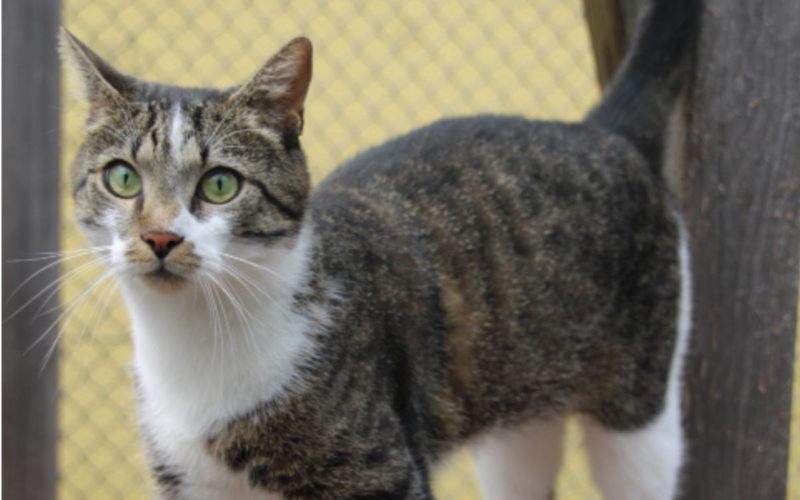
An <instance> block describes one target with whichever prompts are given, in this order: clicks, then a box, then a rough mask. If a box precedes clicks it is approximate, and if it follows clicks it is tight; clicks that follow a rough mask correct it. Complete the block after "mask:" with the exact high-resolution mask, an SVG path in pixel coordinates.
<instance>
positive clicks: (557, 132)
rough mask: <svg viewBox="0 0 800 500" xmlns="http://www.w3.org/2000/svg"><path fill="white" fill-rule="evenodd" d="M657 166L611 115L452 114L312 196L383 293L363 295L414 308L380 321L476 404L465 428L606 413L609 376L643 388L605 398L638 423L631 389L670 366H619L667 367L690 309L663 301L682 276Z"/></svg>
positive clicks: (454, 403)
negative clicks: (598, 409)
mask: <svg viewBox="0 0 800 500" xmlns="http://www.w3.org/2000/svg"><path fill="white" fill-rule="evenodd" d="M652 170H653V169H652V168H650V166H649V165H648V164H647V162H646V160H645V159H644V157H643V156H642V155H641V154H639V152H638V151H637V150H636V149H635V147H634V146H633V145H632V144H631V143H629V142H627V141H626V140H625V139H623V138H621V137H619V136H616V135H613V134H612V133H609V132H606V131H604V130H602V129H600V128H595V127H591V126H587V125H583V124H562V123H550V122H533V121H528V120H525V119H522V118H515V117H497V116H481V117H474V118H462V119H448V120H443V121H440V122H437V123H434V124H432V125H430V126H427V127H424V128H421V129H418V130H415V131H413V132H411V133H409V134H407V135H405V136H402V137H400V138H397V139H394V140H391V141H389V142H387V143H385V144H383V145H381V146H378V147H376V148H374V149H371V150H369V151H367V152H365V153H363V154H361V155H359V156H357V157H355V158H353V159H352V160H350V161H349V162H347V163H345V164H344V165H342V166H341V167H340V168H339V169H338V170H336V171H335V172H334V173H332V174H331V175H330V176H329V177H328V178H327V179H326V180H325V181H324V182H323V183H322V184H321V185H320V186H319V187H318V188H317V190H316V192H315V193H314V194H313V195H312V198H311V200H310V208H311V213H312V215H313V217H314V219H315V227H316V232H317V234H318V237H319V239H320V241H321V242H322V243H321V244H320V248H324V249H325V251H324V252H320V257H321V258H322V259H323V260H324V261H325V262H326V267H327V268H328V269H329V270H332V271H333V272H334V273H337V274H339V277H344V278H345V279H346V281H348V282H351V283H355V284H356V285H354V286H355V287H356V288H360V292H359V293H354V294H351V296H362V297H369V299H368V300H365V301H364V302H363V304H362V305H361V307H362V308H366V307H371V305H373V306H374V302H375V301H376V300H384V301H385V304H383V309H385V310H389V311H402V314H401V313H400V312H398V313H397V314H396V316H397V317H392V318H389V319H388V320H384V321H383V322H382V324H388V325H392V324H396V325H399V326H398V331H397V332H394V333H393V334H392V335H395V334H396V335H402V336H407V337H408V336H412V337H413V336H414V335H418V336H419V337H420V338H422V339H423V340H422V342H424V343H426V344H425V345H427V346H428V350H427V354H424V355H423V354H422V352H423V350H422V349H418V350H416V351H414V352H412V353H411V356H412V357H414V356H417V358H416V361H418V362H419V363H421V364H423V365H424V364H428V365H429V366H430V367H431V371H432V372H439V373H438V375H437V377H442V384H443V385H442V387H444V389H440V390H437V393H438V394H439V396H437V401H439V402H441V401H446V404H445V406H447V408H461V409H462V410H463V411H464V412H465V413H467V414H469V417H468V418H465V419H464V420H463V421H462V424H463V427H460V428H458V429H457V430H456V431H453V432H456V433H458V434H465V433H466V434H468V433H470V432H471V429H473V428H474V429H476V430H477V429H479V428H481V427H483V426H485V425H490V424H491V423H492V422H493V421H494V418H495V416H496V409H497V408H506V409H511V410H512V414H513V413H515V411H519V413H520V417H521V418H523V417H525V416H526V415H527V417H530V415H529V414H528V412H530V411H533V410H532V409H536V411H537V412H544V413H548V412H553V413H556V412H559V411H563V410H566V409H570V408H571V409H573V410H574V409H579V408H580V409H584V410H593V408H590V406H592V405H595V404H597V405H602V404H605V403H604V402H603V401H602V400H603V399H604V398H605V397H606V396H609V395H608V394H605V393H604V392H605V389H604V388H603V386H600V385H598V382H597V381H603V383H604V384H605V383H607V386H608V387H609V390H611V389H610V388H611V387H616V388H618V387H627V388H628V390H630V391H631V393H630V394H629V395H628V397H626V396H625V395H622V396H620V395H615V398H616V401H618V402H619V403H620V404H621V405H623V406H624V405H626V404H628V403H629V402H632V401H639V402H642V403H641V405H642V406H640V407H637V408H635V409H633V410H631V408H632V406H629V407H628V410H626V412H627V414H625V415H622V412H618V414H617V413H614V411H613V410H606V409H604V410H603V411H608V412H609V413H612V414H613V417H611V418H614V419H617V420H619V421H623V420H626V421H634V420H638V419H644V418H646V416H647V414H648V412H649V411H652V408H650V407H652V406H653V405H652V403H651V401H652V400H649V399H648V398H647V397H638V398H636V397H634V395H633V394H634V392H636V393H637V394H638V395H639V396H642V395H643V394H653V398H657V395H658V394H660V391H662V390H663V386H660V384H661V383H662V382H665V379H664V378H662V377H651V378H648V379H647V380H648V382H647V383H648V384H649V386H648V387H641V386H640V385H637V384H638V382H637V381H638V380H642V378H641V377H639V376H638V375H637V374H635V373H634V372H633V371H626V370H624V369H621V370H620V369H618V368H612V367H619V366H642V365H647V366H652V367H653V368H652V369H654V370H657V371H659V372H660V371H663V372H664V373H666V367H667V366H668V363H669V359H670V355H671V352H672V341H671V339H672V338H673V336H674V331H673V330H674V323H675V314H676V310H675V300H663V299H664V298H668V299H669V298H673V299H674V298H676V297H677V296H678V291H679V276H678V270H677V255H678V250H677V248H678V240H679V237H678V226H677V219H676V216H675V214H674V212H673V207H672V201H671V199H670V197H669V195H668V194H667V190H666V187H665V186H664V183H663V181H662V180H661V179H659V178H658V177H657V176H656V175H654V174H653V171H652ZM375 309H376V310H380V309H381V307H376V308H375ZM406 313H408V314H407V317H403V315H404V314H406ZM390 328H391V327H390ZM439 330H443V331H444V332H445V333H444V335H442V336H439V335H438V334H436V332H437V331H439ZM370 335H372V334H370ZM407 340H409V339H408V338H407ZM409 343H410V344H412V345H414V343H415V341H414V340H413V338H412V339H411V340H410V341H409ZM431 353H437V354H431ZM438 366H442V367H446V368H445V369H444V370H445V371H444V372H441V370H439V369H437V368H436V367H438ZM615 370H616V371H615ZM627 377H630V380H629V381H628V382H624V379H626V378H627ZM590 385H593V387H592V388H591V389H590V388H589V386H590ZM498 386H503V387H504V390H502V391H498V390H497V388H498ZM615 390H616V389H615ZM554 393H557V394H559V395H560V398H561V399H560V400H559V401H558V402H554V401H551V400H549V399H548V398H550V396H549V395H552V394H554ZM590 393H591V394H593V396H592V397H595V396H596V397H597V399H596V400H592V401H590V400H588V399H586V395H587V394H590ZM609 397H610V396H609ZM523 402H524V403H523ZM517 403H519V404H520V405H521V406H520V407H519V408H516V409H515V408H513V407H514V405H515V404H517ZM555 403H557V404H555ZM631 404H632V403H631ZM637 404H639V403H637ZM435 406H436V405H434V407H435ZM448 412H449V410H446V411H445V410H442V414H443V415H444V416H442V421H446V420H447V418H448V417H447V416H446V414H447V413H448ZM433 413H434V414H437V410H435V409H434V410H433ZM527 417H525V418H527ZM443 426H444V427H446V426H447V425H445V424H443Z"/></svg>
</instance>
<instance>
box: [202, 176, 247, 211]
mask: <svg viewBox="0 0 800 500" xmlns="http://www.w3.org/2000/svg"><path fill="white" fill-rule="evenodd" d="M238 193H239V176H238V175H236V173H234V172H233V170H230V169H227V168H219V169H215V170H212V171H211V172H209V173H207V174H206V175H205V177H203V180H201V181H200V194H201V195H202V197H203V198H204V199H205V200H206V201H210V202H211V203H225V202H228V201H230V200H232V199H233V197H234V196H236V195H237V194H238Z"/></svg>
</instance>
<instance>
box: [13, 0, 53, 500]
mask: <svg viewBox="0 0 800 500" xmlns="http://www.w3.org/2000/svg"><path fill="white" fill-rule="evenodd" d="M59 18H60V2H58V1H53V0H25V1H9V2H3V35H2V36H3V153H2V154H3V157H2V158H3V179H2V185H3V186H2V189H3V242H2V246H3V254H2V255H3V285H2V290H3V303H4V304H6V298H7V297H8V295H9V294H10V292H11V291H13V290H14V288H16V287H17V285H19V284H20V283H21V282H22V281H23V280H24V279H25V278H26V277H27V276H30V275H31V274H32V273H33V272H34V271H35V270H36V269H38V268H40V267H41V264H42V263H41V262H31V263H9V262H8V261H9V259H14V258H18V257H23V256H30V255H31V254H32V253H33V252H41V251H44V250H56V249H57V248H58V243H59V236H58V235H59V231H58V227H59V217H58V206H59V198H58V192H59V190H58V184H59V175H58V157H59V156H58V139H59V134H58V124H59V108H58V101H59V64H58V58H57V55H56V33H57V30H58V23H59ZM56 276H57V269H51V270H50V272H46V273H43V274H42V276H41V280H38V281H37V282H38V283H44V282H48V281H50V280H53V279H55V278H56ZM34 290H35V288H28V289H27V290H23V291H22V293H21V294H20V295H19V296H18V297H15V299H14V300H13V301H12V303H11V304H10V305H8V304H6V306H4V308H3V317H4V318H5V317H6V316H7V315H8V314H9V313H11V312H12V311H13V309H14V307H13V306H14V305H21V304H22V303H24V301H25V297H26V296H27V297H30V296H31V292H32V291H34ZM35 309H36V308H28V309H27V310H25V311H23V313H21V314H19V315H18V316H16V317H14V318H12V319H11V320H10V321H8V322H6V323H5V324H4V325H3V498H8V499H37V500H38V499H42V500H47V499H52V498H55V484H56V403H57V399H56V390H57V381H56V363H55V359H52V360H51V361H50V363H49V364H48V365H47V367H46V369H45V370H44V371H43V372H42V373H40V372H39V365H40V363H41V361H42V358H43V356H44V353H45V351H46V350H47V348H48V347H49V344H50V342H45V343H43V345H42V346H41V348H37V349H34V350H32V351H31V352H29V353H28V354H26V355H23V353H24V351H25V350H26V349H27V348H28V347H29V346H30V345H31V344H32V343H33V341H34V340H35V339H36V337H37V334H38V333H41V332H42V331H43V330H44V326H43V325H44V324H43V322H41V321H38V322H36V323H32V319H33V313H34V311H35ZM51 320H52V319H51ZM51 338H52V337H51ZM48 340H50V339H48Z"/></svg>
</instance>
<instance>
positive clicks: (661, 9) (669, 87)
mask: <svg viewBox="0 0 800 500" xmlns="http://www.w3.org/2000/svg"><path fill="white" fill-rule="evenodd" d="M700 14H701V0H644V1H643V5H642V8H641V9H640V14H639V22H638V23H637V26H636V34H635V36H634V38H633V44H632V45H631V48H630V49H629V50H628V53H627V55H626V56H625V59H624V60H623V62H622V64H621V66H620V68H619V69H618V70H617V72H616V74H615V75H614V78H612V80H611V82H610V83H609V85H608V87H607V89H606V91H605V93H604V95H603V98H602V100H601V101H600V104H599V105H598V106H597V107H596V108H595V109H594V110H592V111H591V112H590V113H589V115H588V116H587V117H586V121H587V123H591V124H595V125H598V126H601V127H603V128H606V129H610V130H612V131H614V132H616V133H619V134H621V135H623V136H625V137H627V138H628V139H629V140H630V141H631V142H632V143H633V144H634V145H635V146H636V147H637V148H638V149H639V150H640V151H641V152H642V154H644V155H645V157H646V158H647V160H648V161H649V162H650V164H651V165H653V168H655V169H657V170H658V172H659V173H660V171H661V164H662V161H661V160H662V154H663V150H664V142H665V134H666V131H667V125H668V123H669V117H670V114H671V112H672V109H673V108H674V106H675V103H676V101H677V99H678V97H680V95H681V94H682V92H683V90H684V88H685V86H686V82H687V81H688V79H689V76H690V74H691V65H692V61H693V59H694V53H695V47H696V45H697V37H698V32H699V30H700Z"/></svg>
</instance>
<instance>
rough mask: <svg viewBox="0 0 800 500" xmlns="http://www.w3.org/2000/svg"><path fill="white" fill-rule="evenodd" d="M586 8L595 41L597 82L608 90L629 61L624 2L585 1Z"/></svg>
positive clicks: (612, 0)
mask: <svg viewBox="0 0 800 500" xmlns="http://www.w3.org/2000/svg"><path fill="white" fill-rule="evenodd" d="M583 8H584V13H585V16H586V22H587V23H588V25H589V37H590V38H591V39H592V50H593V51H594V63H595V66H596V68H597V80H598V81H599V82H600V86H601V87H605V85H606V83H608V81H609V80H610V79H611V77H612V76H613V75H614V72H615V71H616V70H617V67H618V66H619V64H620V63H621V62H622V59H623V58H624V57H625V49H626V47H627V43H628V39H629V37H628V33H626V29H625V19H624V17H623V10H622V4H621V2H620V0H584V3H583Z"/></svg>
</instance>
